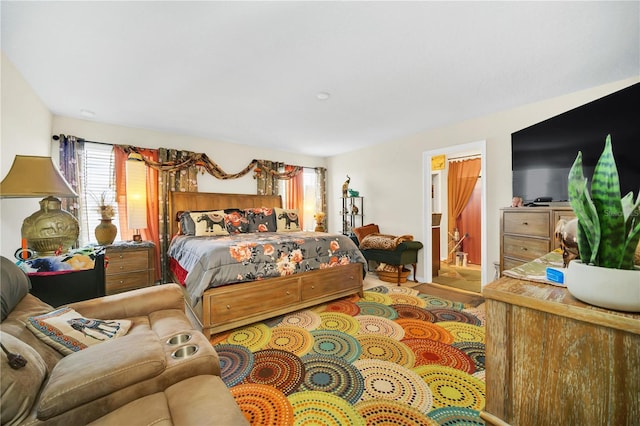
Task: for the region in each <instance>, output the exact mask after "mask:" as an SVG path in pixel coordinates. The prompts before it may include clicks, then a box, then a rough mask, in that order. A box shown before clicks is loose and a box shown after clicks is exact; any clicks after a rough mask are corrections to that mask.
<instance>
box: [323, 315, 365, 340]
mask: <svg viewBox="0 0 640 426" xmlns="http://www.w3.org/2000/svg"><path fill="white" fill-rule="evenodd" d="M320 320H321V322H320V327H318V329H320V330H337V331H342V332H343V333H348V334H351V335H353V336H355V335H356V334H358V330H359V329H360V323H359V322H358V320H356V319H355V318H354V317H352V316H351V315H347V314H342V313H339V312H321V313H320Z"/></svg>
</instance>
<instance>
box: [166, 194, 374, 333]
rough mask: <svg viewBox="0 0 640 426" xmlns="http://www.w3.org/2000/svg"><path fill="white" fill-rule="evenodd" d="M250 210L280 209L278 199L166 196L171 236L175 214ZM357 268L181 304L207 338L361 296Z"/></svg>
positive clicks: (231, 289) (208, 293) (223, 291)
mask: <svg viewBox="0 0 640 426" xmlns="http://www.w3.org/2000/svg"><path fill="white" fill-rule="evenodd" d="M251 207H282V199H281V198H280V196H279V195H250V194H222V193H207V192H171V193H170V196H169V218H170V221H171V235H175V234H176V233H177V232H178V222H177V221H176V214H177V213H178V212H180V211H186V210H222V209H226V208H239V209H246V208H251ZM363 270H364V267H363V264H361V263H352V264H348V265H341V266H335V267H333V268H327V269H319V270H315V271H308V272H304V273H299V274H295V275H290V276H287V277H278V278H269V279H265V280H261V281H255V282H247V283H238V284H233V285H226V286H221V287H216V288H209V289H207V290H205V292H204V294H203V295H202V298H201V299H200V301H199V303H198V305H196V306H195V307H191V306H189V304H188V303H187V306H188V307H189V308H190V309H191V310H192V314H193V315H194V316H195V318H196V319H197V320H198V321H199V322H200V325H201V326H202V331H203V332H204V333H205V334H206V335H207V336H211V335H212V334H215V333H219V332H221V331H227V330H230V329H233V328H236V327H240V326H243V325H247V324H251V323H254V322H256V321H262V320H265V319H268V318H272V317H275V316H278V315H283V314H286V313H290V312H293V311H296V310H299V309H303V308H308V307H310V306H314V305H317V304H320V303H324V302H328V301H331V300H335V299H338V298H341V297H345V296H349V295H351V294H354V293H358V294H360V296H362V295H363V287H362V285H363ZM172 278H173V279H174V281H176V282H178V281H177V280H176V279H175V277H173V276H172Z"/></svg>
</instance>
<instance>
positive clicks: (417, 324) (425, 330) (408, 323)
mask: <svg viewBox="0 0 640 426" xmlns="http://www.w3.org/2000/svg"><path fill="white" fill-rule="evenodd" d="M396 322H397V323H398V324H400V326H402V328H403V329H404V338H405V339H431V340H437V341H439V342H442V343H446V344H450V343H453V336H452V335H451V333H449V332H448V331H447V330H445V329H444V328H442V327H441V326H440V325H437V324H433V323H430V322H425V321H419V320H414V319H397V320H396Z"/></svg>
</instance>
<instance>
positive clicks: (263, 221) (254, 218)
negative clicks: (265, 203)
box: [244, 207, 276, 232]
mask: <svg viewBox="0 0 640 426" xmlns="http://www.w3.org/2000/svg"><path fill="white" fill-rule="evenodd" d="M244 213H245V216H246V218H247V221H248V222H249V231H248V232H276V213H275V211H274V209H273V208H270V207H257V208H254V209H246V210H245V211H244Z"/></svg>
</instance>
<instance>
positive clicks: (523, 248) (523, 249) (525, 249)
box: [520, 247, 529, 251]
mask: <svg viewBox="0 0 640 426" xmlns="http://www.w3.org/2000/svg"><path fill="white" fill-rule="evenodd" d="M520 250H522V251H527V250H529V249H528V248H526V247H520Z"/></svg>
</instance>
